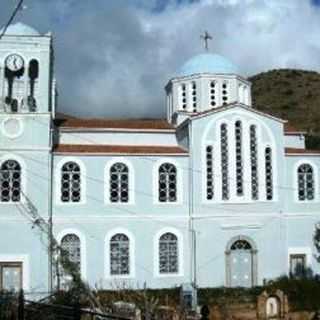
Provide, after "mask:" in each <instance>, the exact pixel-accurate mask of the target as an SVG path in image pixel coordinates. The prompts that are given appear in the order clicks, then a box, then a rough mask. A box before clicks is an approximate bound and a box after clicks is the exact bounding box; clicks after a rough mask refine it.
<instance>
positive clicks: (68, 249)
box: [61, 234, 81, 272]
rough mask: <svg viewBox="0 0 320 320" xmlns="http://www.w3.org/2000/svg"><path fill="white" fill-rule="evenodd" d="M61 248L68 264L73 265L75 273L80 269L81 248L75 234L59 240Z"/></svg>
mask: <svg viewBox="0 0 320 320" xmlns="http://www.w3.org/2000/svg"><path fill="white" fill-rule="evenodd" d="M61 248H62V249H63V250H64V252H65V253H66V254H67V256H68V259H69V260H70V262H72V263H74V265H75V266H76V267H77V271H79V272H80V270H81V269H80V268H81V246H80V239H79V237H78V236H77V235H75V234H67V235H65V236H64V237H63V238H62V240H61Z"/></svg>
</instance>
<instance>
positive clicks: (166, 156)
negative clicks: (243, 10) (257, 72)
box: [0, 23, 320, 294]
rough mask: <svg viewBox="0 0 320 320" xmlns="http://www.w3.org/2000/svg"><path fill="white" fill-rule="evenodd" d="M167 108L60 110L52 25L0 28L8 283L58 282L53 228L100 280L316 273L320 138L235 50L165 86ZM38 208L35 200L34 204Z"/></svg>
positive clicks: (196, 280) (242, 278)
mask: <svg viewBox="0 0 320 320" xmlns="http://www.w3.org/2000/svg"><path fill="white" fill-rule="evenodd" d="M165 92H166V97H167V102H166V110H167V118H166V119H149V120H142V119H121V120H115V119H80V118H75V117H65V118H64V119H61V118H59V117H57V116H56V112H55V110H56V83H55V78H54V70H53V49H52V36H51V34H45V35H40V34H39V33H38V32H37V31H36V30H34V29H33V28H31V27H29V26H26V25H23V24H21V23H18V24H15V25H12V26H11V27H9V29H8V30H7V33H6V35H5V36H4V37H3V38H2V39H1V41H0V239H1V241H0V279H1V281H0V285H1V288H0V289H11V288H13V289H19V288H20V287H23V288H24V289H25V290H26V292H28V293H34V294H37V293H41V292H47V291H49V290H50V287H51V286H52V285H53V283H54V279H53V275H52V273H51V264H50V257H49V253H48V235H47V234H46V233H45V232H41V230H40V229H39V228H37V222H38V221H37V218H36V217H35V216H34V217H32V215H30V212H31V211H33V212H37V214H38V215H39V217H41V218H43V219H44V220H46V221H47V222H48V223H49V225H50V226H52V234H53V235H54V237H55V238H56V239H57V240H58V241H59V242H60V243H61V246H62V247H63V248H65V250H67V251H68V252H69V254H70V259H71V260H72V261H74V262H76V263H77V265H78V267H79V270H80V272H81V276H82V278H83V279H84V280H86V281H87V282H88V283H89V284H90V285H92V286H95V285H96V286H98V287H99V288H106V289H108V288H115V287H117V286H119V285H121V286H123V284H125V285H126V286H127V287H129V288H137V287H142V286H143V284H144V283H146V284H147V286H148V287H150V288H171V287H176V286H180V285H182V284H185V283H193V284H195V285H196V286H197V287H218V286H227V287H237V286H244V287H251V286H256V285H262V284H263V282H264V281H265V280H270V279H274V278H276V277H279V276H281V275H288V274H295V273H297V272H303V271H305V270H307V269H309V270H312V271H313V272H314V273H317V272H319V266H318V262H317V261H316V259H315V257H314V253H315V248H314V244H313V234H314V230H315V226H316V224H317V223H318V222H319V221H320V210H319V209H320V205H319V204H320V203H319V201H320V197H319V195H320V194H319V185H320V178H319V170H320V151H314V150H307V149H306V148H305V141H304V133H303V132H301V131H299V130H295V129H294V128H292V127H291V126H290V125H289V124H288V123H287V121H286V120H282V119H278V118H276V117H274V116H272V115H269V114H265V113H262V112H260V111H258V110H256V109H255V108H254V106H252V102H251V84H250V82H248V81H247V80H246V79H245V78H244V77H242V76H241V75H240V74H239V71H238V69H237V68H236V67H235V66H234V65H233V64H232V63H231V62H229V61H228V60H227V59H225V58H224V57H221V56H219V55H214V54H209V53H205V54H201V55H198V56H195V57H193V58H191V59H190V60H189V61H188V62H186V63H185V64H184V65H183V66H182V68H181V69H180V70H179V72H177V73H176V74H173V77H172V79H171V80H169V82H168V84H167V86H166V87H165ZM30 210H31V211H30Z"/></svg>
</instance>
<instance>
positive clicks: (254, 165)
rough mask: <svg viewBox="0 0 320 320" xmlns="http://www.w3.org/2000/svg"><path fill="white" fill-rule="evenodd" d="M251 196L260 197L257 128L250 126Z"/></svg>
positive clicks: (253, 197) (255, 198) (256, 198)
mask: <svg viewBox="0 0 320 320" xmlns="http://www.w3.org/2000/svg"><path fill="white" fill-rule="evenodd" d="M250 160H251V197H252V199H253V200H258V199H259V180H258V146H257V128H256V126H254V125H252V126H250Z"/></svg>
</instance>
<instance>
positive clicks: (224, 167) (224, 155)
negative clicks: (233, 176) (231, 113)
mask: <svg viewBox="0 0 320 320" xmlns="http://www.w3.org/2000/svg"><path fill="white" fill-rule="evenodd" d="M220 130H221V131H220V135H221V136H220V140H221V142H220V143H221V175H222V199H223V200H228V199H229V157H228V129H227V125H226V124H225V123H224V124H222V125H221V128H220Z"/></svg>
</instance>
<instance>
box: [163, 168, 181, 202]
mask: <svg viewBox="0 0 320 320" xmlns="http://www.w3.org/2000/svg"><path fill="white" fill-rule="evenodd" d="M159 201H160V202H175V201H177V168H176V167H175V166H174V165H173V164H172V163H164V164H162V165H161V166H160V167H159Z"/></svg>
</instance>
